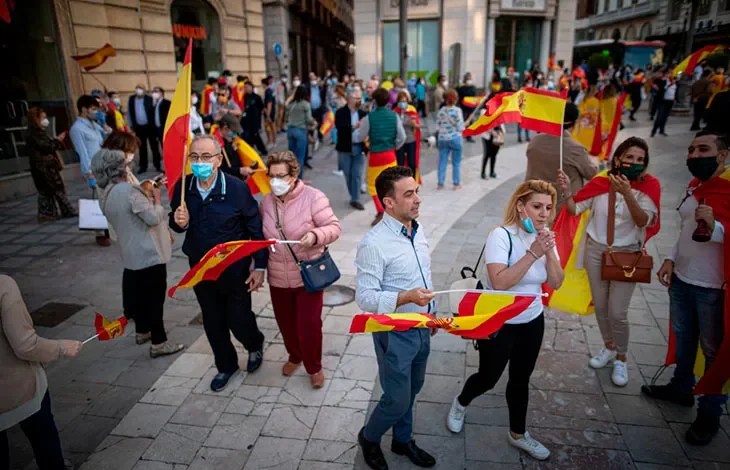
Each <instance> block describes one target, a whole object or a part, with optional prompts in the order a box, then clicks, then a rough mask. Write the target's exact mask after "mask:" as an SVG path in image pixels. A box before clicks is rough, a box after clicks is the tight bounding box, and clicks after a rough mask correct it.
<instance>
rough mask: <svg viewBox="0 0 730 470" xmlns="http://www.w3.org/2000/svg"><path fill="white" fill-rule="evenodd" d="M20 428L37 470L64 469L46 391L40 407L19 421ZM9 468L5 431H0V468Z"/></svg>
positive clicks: (59, 442) (48, 395)
mask: <svg viewBox="0 0 730 470" xmlns="http://www.w3.org/2000/svg"><path fill="white" fill-rule="evenodd" d="M20 429H21V430H22V431H23V434H25V437H27V438H28V440H29V441H30V446H31V447H32V448H33V455H34V456H35V462H36V464H37V465H38V469H39V470H65V468H66V466H65V465H64V463H63V451H62V450H61V440H60V439H59V437H58V429H57V428H56V421H55V420H54V419H53V413H51V395H50V394H49V393H48V391H46V394H45V396H44V397H43V401H42V402H41V409H40V410H38V411H37V412H36V413H35V414H33V415H31V416H29V417H27V418H25V419H24V420H23V421H21V422H20ZM9 468H10V446H9V444H8V433H7V431H2V432H0V469H2V470H7V469H9Z"/></svg>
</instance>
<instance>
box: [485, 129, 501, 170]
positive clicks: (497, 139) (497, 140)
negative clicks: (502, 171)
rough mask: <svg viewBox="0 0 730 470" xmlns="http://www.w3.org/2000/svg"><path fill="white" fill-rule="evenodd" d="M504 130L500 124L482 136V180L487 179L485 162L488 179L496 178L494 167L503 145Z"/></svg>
mask: <svg viewBox="0 0 730 470" xmlns="http://www.w3.org/2000/svg"><path fill="white" fill-rule="evenodd" d="M504 134H505V128H504V124H500V125H499V126H497V127H495V128H494V129H492V130H491V131H487V132H485V133H484V134H482V146H483V147H484V153H483V155H482V179H483V180H485V179H487V162H489V177H490V178H494V179H496V178H497V173H495V171H494V166H495V165H496V164H497V153H499V149H500V147H502V145H503V144H504Z"/></svg>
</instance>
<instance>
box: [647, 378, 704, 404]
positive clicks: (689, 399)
mask: <svg viewBox="0 0 730 470" xmlns="http://www.w3.org/2000/svg"><path fill="white" fill-rule="evenodd" d="M641 393H643V394H644V395H647V396H650V397H652V398H655V399H657V400H664V401H669V402H672V403H676V404H677V405H680V406H687V407H692V406H695V397H694V396H693V395H692V394H691V393H685V392H680V391H679V390H677V389H676V388H675V386H674V384H672V383H671V382H670V383H668V384H667V385H642V386H641Z"/></svg>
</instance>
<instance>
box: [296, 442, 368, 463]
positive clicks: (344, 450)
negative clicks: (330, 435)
mask: <svg viewBox="0 0 730 470" xmlns="http://www.w3.org/2000/svg"><path fill="white" fill-rule="evenodd" d="M358 449H359V446H358V445H357V444H356V443H354V442H340V441H325V440H322V439H309V441H307V447H306V449H305V450H304V457H303V458H304V460H316V461H321V462H335V463H342V464H350V465H352V464H353V463H354V462H355V455H356V454H357V452H358Z"/></svg>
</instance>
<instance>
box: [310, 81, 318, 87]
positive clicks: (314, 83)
mask: <svg viewBox="0 0 730 470" xmlns="http://www.w3.org/2000/svg"><path fill="white" fill-rule="evenodd" d="M309 83H310V84H311V85H312V86H317V80H312V81H311V82H309Z"/></svg>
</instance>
